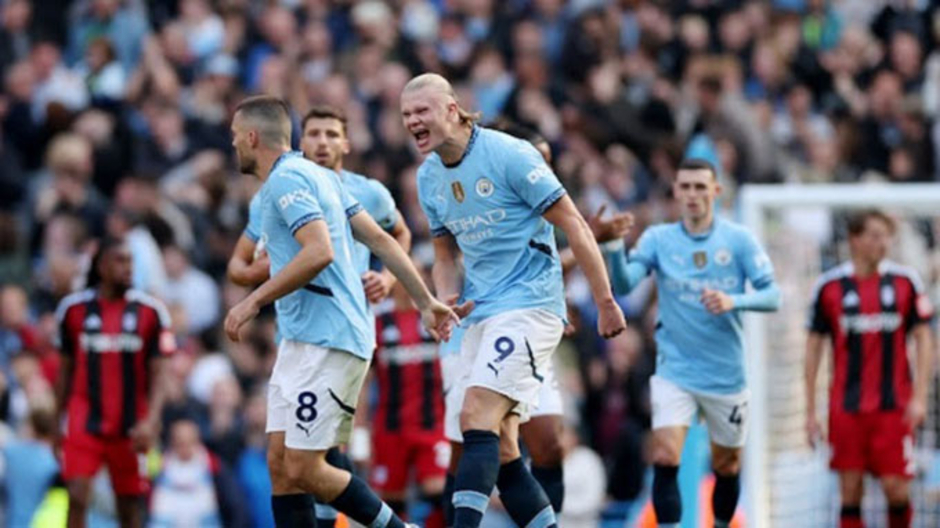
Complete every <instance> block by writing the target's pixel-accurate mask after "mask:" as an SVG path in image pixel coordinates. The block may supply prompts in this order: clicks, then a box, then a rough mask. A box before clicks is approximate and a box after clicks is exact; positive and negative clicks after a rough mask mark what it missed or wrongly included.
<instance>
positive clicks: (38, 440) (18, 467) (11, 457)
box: [3, 407, 59, 528]
mask: <svg viewBox="0 0 940 528" xmlns="http://www.w3.org/2000/svg"><path fill="white" fill-rule="evenodd" d="M57 429H58V424H57V423H56V419H55V413H54V412H53V410H52V408H51V407H48V408H41V407H40V408H34V409H33V410H31V411H30V413H29V420H28V421H27V422H25V423H24V424H23V426H22V427H21V428H20V433H19V435H18V437H17V439H15V440H12V441H11V442H9V443H7V444H6V445H4V446H3V489H4V494H5V496H6V511H5V517H6V526H8V527H9V528H22V527H24V526H31V521H32V519H33V514H34V513H35V512H36V509H37V508H38V507H39V505H40V503H42V501H43V497H45V495H46V491H47V490H48V489H49V487H50V486H51V485H52V482H53V480H54V479H55V477H56V475H57V474H58V473H59V463H58V462H57V461H56V458H55V455H54V454H53V452H52V447H53V443H54V442H55V438H56V435H57V434H58V431H57Z"/></svg>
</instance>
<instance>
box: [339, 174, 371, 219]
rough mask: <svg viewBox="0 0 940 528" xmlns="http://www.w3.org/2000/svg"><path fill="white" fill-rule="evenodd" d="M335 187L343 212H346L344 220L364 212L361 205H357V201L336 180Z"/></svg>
mask: <svg viewBox="0 0 940 528" xmlns="http://www.w3.org/2000/svg"><path fill="white" fill-rule="evenodd" d="M336 187H337V189H338V190H339V195H340V199H341V200H342V201H343V210H344V211H346V218H352V217H354V216H356V215H357V214H359V213H361V212H362V211H364V210H365V208H364V207H363V206H362V204H361V203H359V200H357V199H356V197H355V196H353V195H352V193H351V192H349V190H347V189H346V186H345V185H343V184H342V183H340V182H339V181H338V179H337V181H336Z"/></svg>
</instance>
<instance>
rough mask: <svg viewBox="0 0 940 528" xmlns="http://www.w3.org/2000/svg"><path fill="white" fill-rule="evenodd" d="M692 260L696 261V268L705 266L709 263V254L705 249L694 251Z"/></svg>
mask: <svg viewBox="0 0 940 528" xmlns="http://www.w3.org/2000/svg"><path fill="white" fill-rule="evenodd" d="M692 262H694V263H695V267H696V268H704V267H705V265H706V264H708V254H707V253H705V252H704V251H696V252H695V253H692Z"/></svg>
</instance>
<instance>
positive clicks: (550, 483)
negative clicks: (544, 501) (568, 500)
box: [532, 465, 565, 513]
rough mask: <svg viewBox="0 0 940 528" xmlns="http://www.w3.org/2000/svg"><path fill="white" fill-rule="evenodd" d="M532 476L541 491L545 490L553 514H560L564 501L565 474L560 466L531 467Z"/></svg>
mask: <svg viewBox="0 0 940 528" xmlns="http://www.w3.org/2000/svg"><path fill="white" fill-rule="evenodd" d="M532 476H533V477H535V480H537V481H539V484H540V485H541V486H542V489H543V490H545V494H546V495H548V500H549V501H551V503H552V509H553V510H555V513H561V505H562V503H563V502H564V501H565V474H564V471H563V470H562V469H561V466H560V465H558V466H555V467H539V466H534V465H533V466H532Z"/></svg>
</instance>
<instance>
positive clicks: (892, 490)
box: [881, 478, 911, 505]
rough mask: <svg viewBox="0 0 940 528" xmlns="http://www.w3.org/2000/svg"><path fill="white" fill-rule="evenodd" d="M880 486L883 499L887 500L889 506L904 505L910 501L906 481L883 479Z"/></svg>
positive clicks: (908, 487)
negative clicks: (882, 490) (882, 491)
mask: <svg viewBox="0 0 940 528" xmlns="http://www.w3.org/2000/svg"><path fill="white" fill-rule="evenodd" d="M881 486H882V488H883V489H884V493H885V499H887V501H888V504H889V505H891V504H906V503H907V502H908V501H910V495H911V493H910V486H909V485H908V483H907V481H905V480H902V479H900V478H897V479H885V480H884V481H882V483H881Z"/></svg>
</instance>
